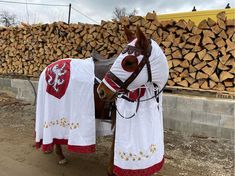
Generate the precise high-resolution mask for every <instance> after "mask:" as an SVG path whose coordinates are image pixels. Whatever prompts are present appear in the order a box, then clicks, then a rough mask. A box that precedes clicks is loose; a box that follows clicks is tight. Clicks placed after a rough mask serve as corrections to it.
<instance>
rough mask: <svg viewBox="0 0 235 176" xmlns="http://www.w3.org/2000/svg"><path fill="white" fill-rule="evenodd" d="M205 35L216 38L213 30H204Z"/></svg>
mask: <svg viewBox="0 0 235 176" xmlns="http://www.w3.org/2000/svg"><path fill="white" fill-rule="evenodd" d="M203 36H204V37H210V38H215V33H214V32H212V31H211V30H203Z"/></svg>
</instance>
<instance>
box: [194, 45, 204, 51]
mask: <svg viewBox="0 0 235 176" xmlns="http://www.w3.org/2000/svg"><path fill="white" fill-rule="evenodd" d="M201 50H202V48H201V47H200V46H197V45H195V46H194V48H193V49H192V52H199V51H201Z"/></svg>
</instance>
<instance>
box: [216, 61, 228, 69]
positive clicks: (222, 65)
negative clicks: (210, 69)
mask: <svg viewBox="0 0 235 176" xmlns="http://www.w3.org/2000/svg"><path fill="white" fill-rule="evenodd" d="M218 68H219V69H220V70H229V67H227V66H226V65H224V64H222V63H221V62H219V64H218Z"/></svg>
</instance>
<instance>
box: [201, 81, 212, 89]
mask: <svg viewBox="0 0 235 176" xmlns="http://www.w3.org/2000/svg"><path fill="white" fill-rule="evenodd" d="M201 88H202V89H205V90H208V89H210V87H209V86H208V82H207V81H205V82H204V83H203V84H202V85H201Z"/></svg>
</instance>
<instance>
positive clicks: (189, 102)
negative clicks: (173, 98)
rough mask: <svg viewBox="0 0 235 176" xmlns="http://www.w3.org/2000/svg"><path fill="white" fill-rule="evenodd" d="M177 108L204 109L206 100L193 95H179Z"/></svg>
mask: <svg viewBox="0 0 235 176" xmlns="http://www.w3.org/2000/svg"><path fill="white" fill-rule="evenodd" d="M176 104H177V110H179V111H183V110H186V109H187V110H194V111H203V106H204V100H203V99H202V98H198V97H193V96H178V97H177V103H176Z"/></svg>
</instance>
